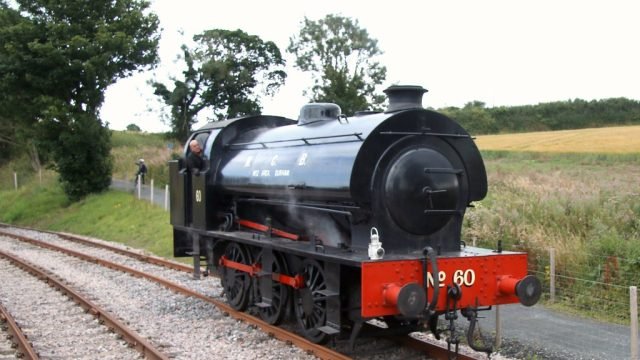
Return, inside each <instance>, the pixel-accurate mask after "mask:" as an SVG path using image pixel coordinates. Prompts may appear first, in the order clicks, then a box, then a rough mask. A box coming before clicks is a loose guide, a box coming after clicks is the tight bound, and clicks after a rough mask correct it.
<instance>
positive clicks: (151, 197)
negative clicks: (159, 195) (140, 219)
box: [149, 179, 153, 204]
mask: <svg viewBox="0 0 640 360" xmlns="http://www.w3.org/2000/svg"><path fill="white" fill-rule="evenodd" d="M149 201H151V203H152V204H153V179H151V190H150V191H149Z"/></svg>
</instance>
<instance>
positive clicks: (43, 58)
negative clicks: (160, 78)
mask: <svg viewBox="0 0 640 360" xmlns="http://www.w3.org/2000/svg"><path fill="white" fill-rule="evenodd" d="M12 4H14V5H13V7H12V6H9V5H8V4H6V3H4V2H0V43H2V44H3V46H2V47H0V91H1V92H2V94H3V95H4V94H7V96H4V97H3V98H2V99H0V110H2V111H5V110H6V111H7V112H6V113H4V115H3V116H4V117H6V119H8V120H9V121H12V122H14V123H15V124H16V125H15V127H14V130H13V132H12V134H11V135H10V136H9V137H10V138H11V139H12V140H13V141H15V142H16V143H17V144H18V145H19V146H21V144H20V143H21V142H22V141H24V139H25V138H26V139H30V140H32V141H34V143H36V144H37V145H38V147H39V149H40V150H42V151H41V152H47V153H48V152H50V153H51V155H52V159H53V161H54V163H53V166H54V167H55V168H57V169H58V171H59V172H60V180H61V182H62V183H63V185H64V188H65V191H67V195H68V196H69V197H70V198H73V199H78V198H80V197H82V196H83V195H86V194H87V193H89V192H97V191H101V190H104V189H105V188H107V187H108V185H109V181H110V176H111V174H110V169H111V165H110V164H111V159H110V158H109V156H110V155H109V149H110V138H109V136H108V131H106V129H103V125H102V122H101V120H100V118H99V111H100V107H101V105H102V103H103V101H104V91H105V90H106V89H107V87H108V86H109V85H111V84H113V83H115V82H116V80H117V79H119V78H122V77H125V76H128V75H130V74H132V73H133V72H134V71H137V70H140V69H141V68H142V67H145V66H148V65H154V64H155V63H156V62H157V58H158V56H157V46H158V39H159V37H158V34H157V31H158V18H157V17H156V16H155V15H154V14H147V12H148V10H147V9H148V7H149V3H148V2H147V1H144V0H92V1H89V2H87V1H85V0H66V1H49V0H15V1H14V2H12ZM80 126H82V128H80ZM21 132H23V133H25V134H26V136H24V135H22V136H21V135H20V133H21ZM87 136H90V137H92V138H86V139H82V137H87ZM85 153H86V154H87V155H85ZM89 153H91V154H92V155H91V156H89V155H88V154H89ZM85 161H87V162H85ZM69 163H75V164H76V165H75V166H68V164H69ZM95 169H100V170H95ZM107 170H108V171H107ZM87 176H92V177H94V176H98V177H99V178H96V179H84V178H83V177H87Z"/></svg>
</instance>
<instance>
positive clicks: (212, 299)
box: [0, 224, 483, 359]
mask: <svg viewBox="0 0 640 360" xmlns="http://www.w3.org/2000/svg"><path fill="white" fill-rule="evenodd" d="M0 227H5V228H6V227H7V226H6V225H4V224H0ZM32 231H33V233H31V235H32V236H26V235H25V233H30V232H32ZM20 232H22V234H21V235H19V234H16V232H15V231H13V232H12V231H7V230H6V229H5V230H2V229H0V234H1V235H5V236H8V237H12V238H15V239H19V240H20V241H23V242H28V243H30V244H33V245H34V246H38V247H43V248H48V249H51V250H55V251H58V252H64V253H66V254H68V255H71V256H74V257H77V258H82V259H83V261H87V262H91V263H94V264H98V265H100V266H104V267H108V268H111V269H117V270H118V271H122V272H126V273H129V274H132V275H134V276H136V277H141V278H145V279H147V280H150V281H153V282H156V283H158V284H161V285H162V286H163V287H165V288H169V289H171V290H172V291H175V292H177V293H180V294H184V295H186V296H189V297H192V298H194V299H198V300H200V301H204V302H207V303H209V304H213V305H215V306H216V307H217V308H218V309H219V310H220V311H221V312H222V313H223V314H229V315H230V316H231V317H233V318H236V319H239V320H241V321H243V322H245V323H247V324H250V326H252V327H258V328H260V329H261V330H262V331H263V332H264V333H266V334H268V335H269V336H270V337H275V338H278V339H280V340H282V341H285V342H286V343H291V344H293V345H295V346H296V347H298V348H300V349H302V350H304V351H305V352H307V353H311V354H313V355H315V356H317V357H319V358H323V359H347V358H350V356H349V355H345V354H344V352H345V351H344V349H345V348H346V346H339V345H338V346H337V348H340V349H341V350H340V351H341V352H343V353H339V352H336V351H334V350H332V349H329V348H326V347H322V346H318V345H316V344H313V343H310V342H309V341H307V340H306V339H304V338H302V337H300V336H297V335H295V334H292V333H290V332H288V331H285V330H283V329H282V328H279V327H274V326H271V325H269V324H267V323H264V322H263V321H261V320H260V319H258V318H256V317H253V316H251V315H249V314H247V313H239V312H236V311H235V310H233V309H232V308H230V307H229V306H227V305H226V304H225V303H223V302H222V301H221V300H219V299H221V298H220V297H219V294H217V295H216V294H215V292H216V291H217V292H218V293H219V292H220V289H219V288H212V287H206V286H204V287H202V288H198V287H197V286H196V289H194V286H193V285H194V281H191V280H190V274H191V272H192V268H191V267H190V266H186V265H184V264H180V263H176V262H173V261H169V260H166V259H162V258H159V257H155V256H149V255H146V254H143V253H141V252H139V251H135V250H132V249H128V248H125V247H122V246H119V244H118V245H116V244H107V243H106V242H100V241H93V240H90V239H88V238H84V237H80V236H75V235H71V234H60V233H51V232H45V233H47V234H50V235H54V236H56V237H58V238H60V239H61V240H60V242H58V241H56V243H58V245H56V244H53V243H52V242H51V241H45V240H36V239H34V237H36V236H37V234H38V231H36V230H31V229H24V228H23V229H22V230H21V231H20ZM65 241H66V242H70V243H68V244H67V245H64V246H61V245H60V244H64V242H65ZM71 247H72V248H74V250H71V249H70V248H71ZM84 247H89V248H93V249H96V250H95V251H97V253H98V255H87V254H85V253H83V252H82V249H83V248H84ZM103 253H104V254H105V257H106V258H113V257H116V258H117V259H118V260H117V261H110V260H105V258H103V257H102V255H101V254H103ZM107 253H108V254H110V255H109V256H106V254H107ZM114 253H116V254H117V255H113V254H114ZM140 262H142V263H144V264H146V265H142V266H141V265H139V264H140ZM134 264H136V265H134ZM176 271H178V273H177V272H176ZM152 274H154V275H152ZM176 274H178V275H176ZM179 274H182V275H179ZM168 279H169V280H168ZM187 279H189V280H187ZM185 283H186V284H185ZM195 283H198V284H206V283H209V284H210V283H212V282H211V281H208V282H203V281H201V282H195ZM396 341H398V342H401V343H404V344H405V345H404V346H405V347H411V348H413V349H416V351H417V354H429V355H428V356H429V358H434V359H448V358H449V353H448V352H447V349H446V348H445V347H443V346H441V345H439V344H433V343H429V342H425V341H421V340H418V339H415V338H413V337H410V336H406V337H399V338H397V339H396ZM374 342H375V341H374ZM390 346H391V345H390ZM364 347H368V346H367V345H364V346H363V345H358V347H357V348H356V352H355V353H354V354H353V355H354V356H355V357H357V354H358V349H359V348H364ZM396 347H397V345H396ZM385 351H389V350H385V349H381V350H380V352H382V353H384V352H385ZM414 355H415V354H414ZM412 356H413V355H412ZM423 356H424V355H423ZM457 358H458V359H477V358H483V357H479V356H477V355H467V354H462V353H461V354H459V355H458V357H457Z"/></svg>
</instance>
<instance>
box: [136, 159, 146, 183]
mask: <svg viewBox="0 0 640 360" xmlns="http://www.w3.org/2000/svg"><path fill="white" fill-rule="evenodd" d="M136 164H138V172H137V173H136V183H137V182H138V177H139V178H140V183H142V184H144V176H145V175H146V174H147V165H145V164H144V159H140V160H139V161H138V162H137V163H136Z"/></svg>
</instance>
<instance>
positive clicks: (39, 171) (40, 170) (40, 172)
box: [38, 168, 42, 186]
mask: <svg viewBox="0 0 640 360" xmlns="http://www.w3.org/2000/svg"><path fill="white" fill-rule="evenodd" d="M38 174H39V175H40V186H42V168H40V169H38Z"/></svg>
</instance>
